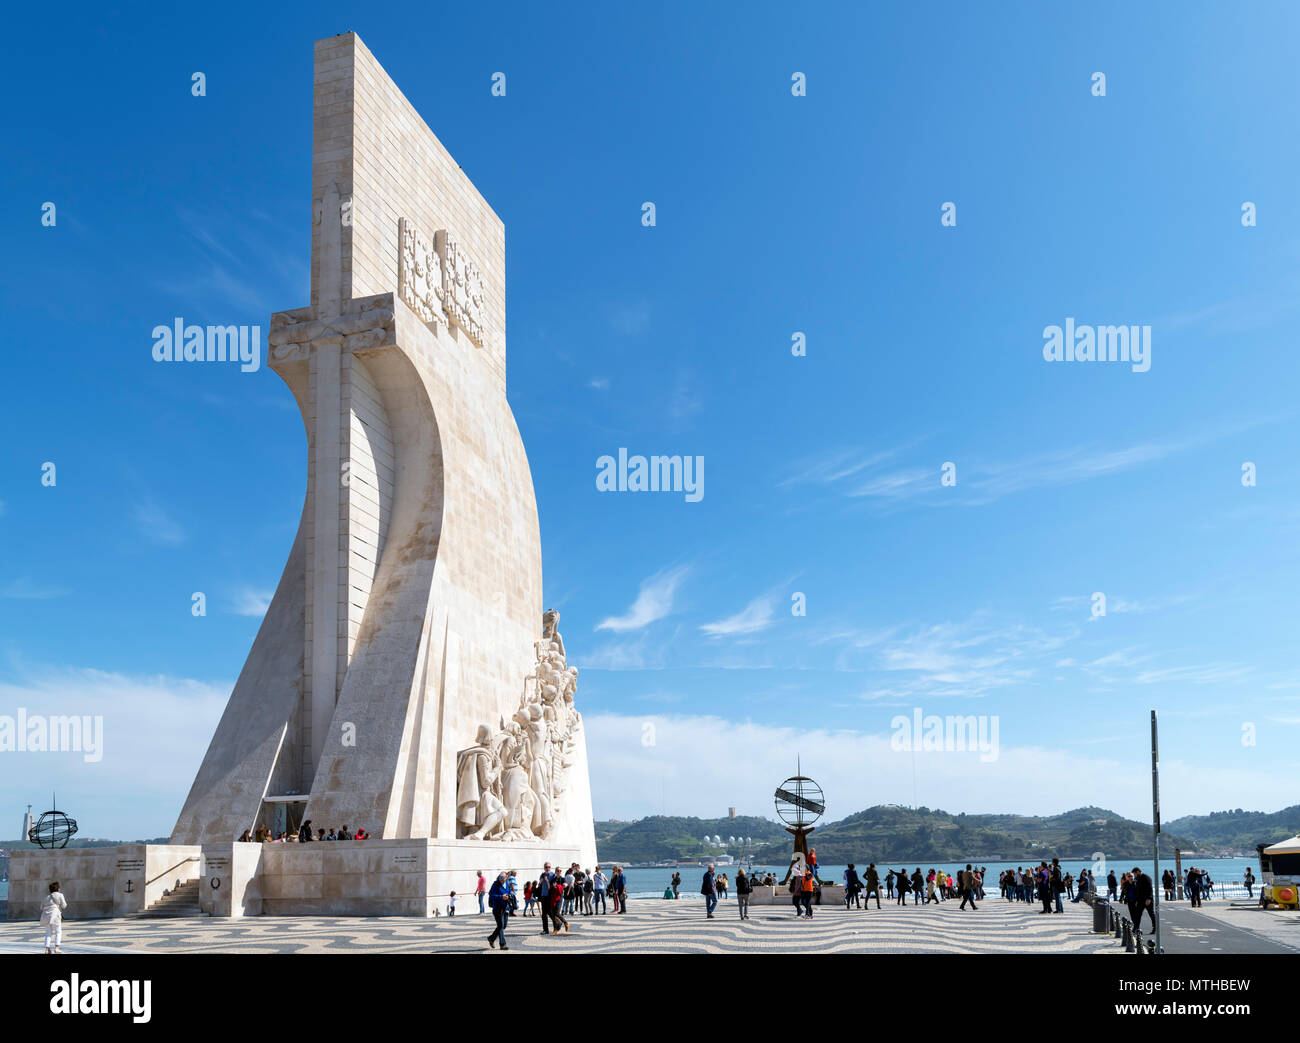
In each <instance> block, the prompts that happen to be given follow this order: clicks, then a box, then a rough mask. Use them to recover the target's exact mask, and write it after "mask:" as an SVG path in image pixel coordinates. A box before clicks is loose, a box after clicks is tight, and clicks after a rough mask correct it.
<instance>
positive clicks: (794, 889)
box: [790, 859, 803, 916]
mask: <svg viewBox="0 0 1300 1043" xmlns="http://www.w3.org/2000/svg"><path fill="white" fill-rule="evenodd" d="M790 904H791V905H793V906H794V915H795V916H800V915H802V914H801V913H800V912H799V907H800V906H801V905H802V904H803V863H802V862H800V861H799V860H798V859H795V860H794V861H793V862H791V863H790Z"/></svg>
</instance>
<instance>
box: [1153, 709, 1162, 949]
mask: <svg viewBox="0 0 1300 1043" xmlns="http://www.w3.org/2000/svg"><path fill="white" fill-rule="evenodd" d="M1151 847H1152V870H1153V872H1152V877H1151V910H1152V912H1154V913H1155V914H1156V915H1155V916H1153V917H1152V919H1153V920H1155V922H1156V953H1157V954H1159V953H1161V952H1163V951H1164V950H1163V949H1161V948H1160V919H1161V918H1160V886H1161V880H1160V749H1159V743H1158V741H1157V738H1156V712H1155V710H1152V711H1151Z"/></svg>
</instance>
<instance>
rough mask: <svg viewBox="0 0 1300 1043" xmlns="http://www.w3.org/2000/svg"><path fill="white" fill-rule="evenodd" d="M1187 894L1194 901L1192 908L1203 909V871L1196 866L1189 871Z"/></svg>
mask: <svg viewBox="0 0 1300 1043" xmlns="http://www.w3.org/2000/svg"><path fill="white" fill-rule="evenodd" d="M1187 894H1188V897H1190V898H1191V900H1192V908H1193V909H1199V908H1200V907H1201V871H1200V870H1199V869H1197V868H1196V867H1195V866H1192V867H1191V869H1189V870H1187Z"/></svg>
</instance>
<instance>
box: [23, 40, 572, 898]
mask: <svg viewBox="0 0 1300 1043" xmlns="http://www.w3.org/2000/svg"><path fill="white" fill-rule="evenodd" d="M311 191H312V233H311V303H310V304H309V305H308V306H306V307H302V308H298V309H295V310H293V311H285V312H279V313H277V314H275V315H273V316H272V317H271V332H270V335H269V363H270V366H271V368H272V369H274V370H275V372H276V373H277V374H278V375H279V376H280V378H281V379H282V380H283V381H284V382H285V384H286V385H288V387H289V390H290V391H291V392H292V393H293V396H294V398H295V399H296V401H297V404H298V407H299V409H300V410H301V412H302V417H303V424H304V427H305V429H306V435H307V464H308V476H307V495H306V500H305V502H304V504H303V512H302V520H301V522H300V523H299V526H298V532H297V536H296V538H295V540H294V542H293V546H292V549H291V550H290V552H289V559H288V563H287V564H286V566H285V569H284V574H283V575H282V577H281V579H280V584H279V587H278V588H277V590H276V592H275V596H274V598H273V599H272V601H271V604H270V607H269V609H268V610H267V613H266V616H265V618H264V619H263V621H262V626H261V629H260V630H259V631H258V634H257V638H256V640H255V641H254V643H253V647H252V651H251V652H250V654H249V656H248V660H247V662H246V663H245V665H244V668H243V670H242V671H241V672H240V675H239V678H238V681H237V683H236V685H235V688H234V691H233V693H232V694H231V697H230V701H229V703H228V704H227V706H226V709H225V713H224V714H223V716H222V718H221V721H220V723H219V724H218V726H217V730H216V733H215V735H214V736H213V738H212V741H211V744H210V745H209V747H208V751H207V754H206V756H205V757H204V759H203V763H202V765H201V766H200V767H199V770H198V774H197V776H196V777H195V779H194V783H193V785H192V787H191V788H190V791H189V795H188V797H187V798H186V800H185V804H184V806H183V808H182V810H181V813H180V817H179V819H178V820H177V822H176V827H175V829H174V830H173V832H172V836H171V843H170V845H153V846H150V848H149V852H148V853H147V855H141V853H140V852H137V851H132V852H130V856H131V857H129V858H118V859H117V860H116V863H115V865H114V866H113V867H110V866H109V864H108V862H106V861H102V862H101V863H97V864H96V865H97V868H91V863H90V862H89V861H88V860H87V861H86V862H85V865H84V866H83V867H82V868H80V869H79V868H78V866H79V865H80V863H78V864H77V865H73V864H72V862H74V861H75V859H73V858H72V857H71V856H70V855H69V854H68V853H64V855H65V858H64V860H63V861H62V862H59V863H58V864H57V868H58V870H59V871H60V872H61V873H62V877H61V878H62V879H64V880H68V879H69V876H70V874H74V875H73V879H74V880H75V881H76V886H80V887H81V890H82V895H81V897H82V898H89V897H90V893H91V892H94V893H96V894H97V893H98V891H97V889H102V888H100V884H99V883H98V882H96V880H95V878H96V876H97V875H98V876H100V877H102V876H108V877H110V878H112V883H111V885H109V887H108V889H110V890H111V891H112V894H105V895H104V896H102V897H103V898H104V901H103V902H102V903H101V905H100V906H99V907H95V906H94V903H93V902H87V904H84V905H81V906H80V908H81V909H82V911H83V915H96V913H95V912H94V911H90V912H87V910H93V909H94V908H98V909H99V915H111V914H112V913H113V912H114V911H117V912H121V911H123V909H124V908H134V905H132V903H135V904H145V905H147V903H148V902H149V901H150V900H152V898H151V896H146V895H145V894H144V892H145V890H146V889H147V887H149V886H153V887H154V891H155V892H157V893H161V891H160V885H154V884H153V882H152V881H150V880H149V879H148V876H149V874H150V873H158V872H161V873H162V874H163V876H164V877H167V876H170V875H174V876H175V877H176V882H183V881H184V879H190V878H198V879H199V881H200V886H199V889H198V891H199V902H200V903H201V906H202V908H203V909H204V910H205V911H207V912H210V913H213V914H216V915H243V914H248V913H273V914H274V913H279V914H305V913H315V912H319V913H325V914H349V913H352V914H411V915H431V914H432V913H433V911H434V910H435V909H436V908H437V907H438V906H439V905H440V904H442V902H443V897H442V896H445V895H446V894H447V893H448V891H450V890H457V891H460V892H462V893H465V892H472V890H473V884H474V881H475V870H478V869H482V870H484V871H485V873H488V874H489V879H490V878H491V876H493V875H495V873H496V871H498V870H500V869H505V868H518V869H519V871H520V872H521V873H523V874H525V875H527V874H529V873H532V872H535V871H536V870H538V869H540V868H541V865H542V863H543V862H545V861H550V862H552V863H559V864H568V863H569V862H571V861H577V862H580V863H582V864H583V865H586V866H591V865H593V864H594V862H595V857H596V851H595V836H594V830H593V824H592V812H591V793H590V785H589V782H588V778H587V753H586V738H585V735H584V730H583V724H582V718H581V715H580V714H579V713H578V712H577V710H576V709H575V705H574V692H575V690H576V687H577V670H576V669H574V668H573V667H570V666H569V665H568V663H567V659H566V655H565V650H564V643H563V639H562V638H561V637H560V633H559V629H558V615H557V614H555V613H545V615H544V613H543V604H542V562H541V542H540V536H539V530H538V518H537V502H536V499H535V496H534V493H533V483H532V477H531V475H530V472H529V467H528V459H527V457H526V456H525V453H524V447H523V443H522V440H521V439H520V436H519V430H518V428H517V426H516V424H515V420H514V416H513V414H512V413H511V410H510V406H509V404H508V402H507V401H506V383H505V379H506V329H505V230H504V226H503V225H502V222H501V220H500V218H498V217H497V215H496V214H495V213H494V212H493V211H492V208H491V207H490V206H488V204H487V202H486V201H485V200H484V199H483V198H482V196H480V195H479V193H478V191H477V190H476V189H475V188H474V186H473V184H471V183H470V181H469V179H468V178H467V177H466V176H465V174H464V173H463V172H462V171H461V169H460V168H459V167H458V166H457V164H456V162H455V160H453V159H452V157H451V156H450V155H449V154H448V152H447V151H446V149H444V148H443V147H442V145H441V144H440V143H439V141H438V139H437V138H436V137H434V135H433V133H432V131H430V130H429V128H428V126H426V124H425V123H424V121H423V120H422V119H421V118H420V116H419V114H418V113H417V112H416V111H415V109H414V108H413V107H412V106H411V104H410V103H409V102H408V101H407V100H406V98H405V97H403V95H402V93H401V92H400V91H399V90H398V89H397V87H396V86H395V85H394V83H393V82H392V80H390V79H389V77H388V75H387V74H386V73H385V72H384V70H383V69H382V68H381V67H380V65H379V63H378V62H377V61H376V60H375V59H374V57H373V56H372V55H371V54H370V52H369V51H368V50H367V49H366V47H365V45H364V44H363V43H362V42H361V40H360V39H359V38H358V37H357V36H356V35H355V34H354V33H345V34H343V35H340V36H335V37H332V38H329V39H326V40H320V41H318V42H317V43H316V54H315V91H314V105H313V156H312V186H311ZM288 448H289V447H268V449H267V451H268V452H283V451H286V450H287V449H288ZM304 820H310V821H311V824H312V827H313V829H317V828H326V829H328V828H330V827H334V828H341V827H343V826H345V825H346V826H347V827H348V828H349V829H350V830H352V831H355V830H356V829H358V828H362V829H365V830H366V831H367V832H368V833H369V835H370V836H371V838H372V839H371V840H367V841H365V842H353V843H343V844H330V843H324V844H321V843H313V844H249V843H237V842H236V841H237V838H238V837H240V836H241V834H243V833H244V831H245V830H249V831H255V830H256V829H257V828H258V827H259V826H264V827H267V828H268V829H270V830H272V832H278V831H279V830H281V829H291V828H295V827H296V825H297V823H299V822H301V821H304ZM101 850H102V849H101ZM48 854H50V855H57V854H59V853H57V852H50V853H48ZM173 860H174V862H175V865H173V866H170V867H169V866H168V864H167V863H169V862H171V861H173ZM124 865H125V866H126V868H125V869H124V868H123V866H124ZM137 867H138V869H139V873H140V880H139V881H138V883H137V882H136V881H135V880H134V878H133V877H130V876H129V874H130V873H132V872H135V871H136V868H137ZM158 867H162V868H161V869H159V868H158ZM29 868H30V870H31V874H32V875H33V876H37V875H40V874H42V873H44V872H45V871H46V870H47V869H49V870H51V871H52V870H53V869H55V868H56V866H55V864H54V863H51V865H50V866H49V867H44V866H37V865H36V864H35V863H33V865H32V866H30V867H29ZM77 873H80V876H79V877H78V876H76V875H75V874H77ZM124 873H126V874H128V875H127V876H125V877H124V875H123V874H124ZM49 878H50V879H53V878H54V876H50V877H49ZM124 880H125V883H123V881H124ZM163 884H166V885H168V886H170V884H169V881H168V880H167V879H163ZM19 890H20V891H22V888H19ZM37 890H38V889H33V895H32V897H33V898H37V897H39V895H38V894H37ZM123 891H124V892H125V893H126V894H127V895H134V896H135V897H134V898H130V899H124V898H123V897H122V892H123ZM23 894H25V892H23ZM19 905H20V906H22V902H20V903H19Z"/></svg>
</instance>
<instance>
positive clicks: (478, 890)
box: [474, 869, 487, 916]
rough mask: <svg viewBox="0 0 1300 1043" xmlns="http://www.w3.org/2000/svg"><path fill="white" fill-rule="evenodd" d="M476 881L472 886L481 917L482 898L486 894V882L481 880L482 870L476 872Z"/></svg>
mask: <svg viewBox="0 0 1300 1043" xmlns="http://www.w3.org/2000/svg"><path fill="white" fill-rule="evenodd" d="M476 872H477V873H478V881H477V882H476V883H475V884H474V894H475V895H477V896H478V911H479V915H480V916H482V915H483V896H484V894H485V893H486V892H487V881H486V880H485V879H483V870H481V869H479V870H476Z"/></svg>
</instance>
